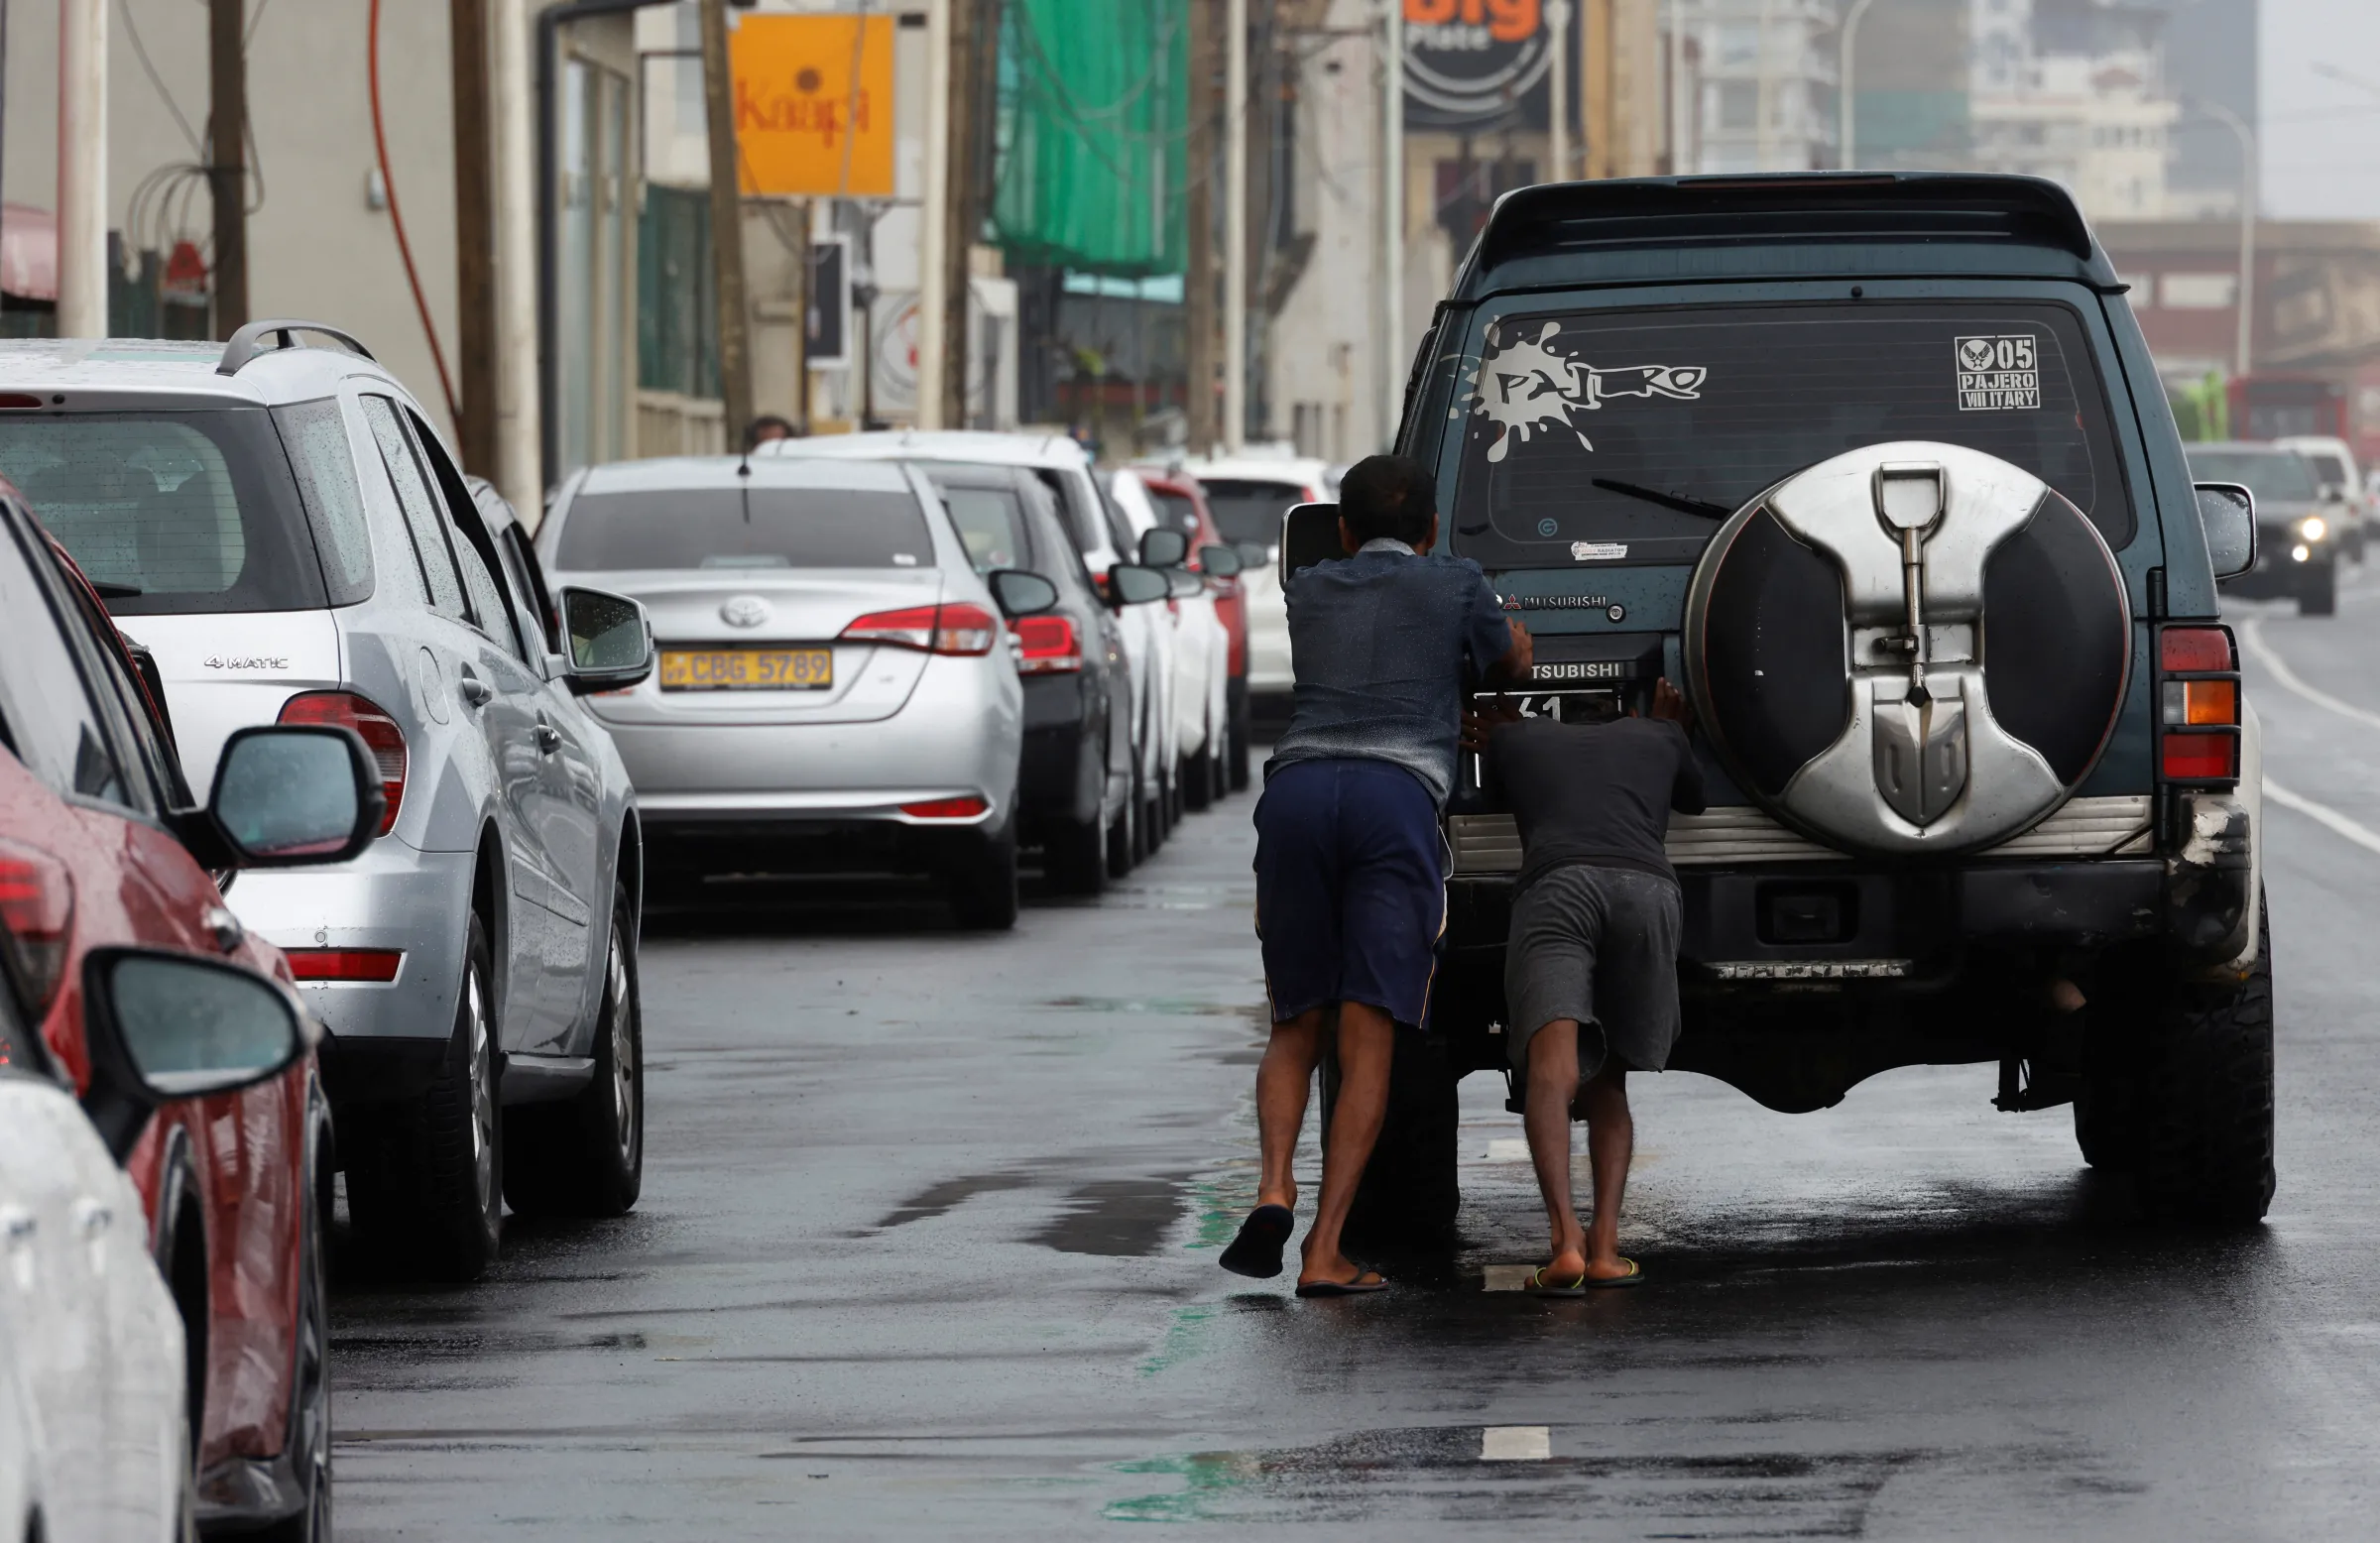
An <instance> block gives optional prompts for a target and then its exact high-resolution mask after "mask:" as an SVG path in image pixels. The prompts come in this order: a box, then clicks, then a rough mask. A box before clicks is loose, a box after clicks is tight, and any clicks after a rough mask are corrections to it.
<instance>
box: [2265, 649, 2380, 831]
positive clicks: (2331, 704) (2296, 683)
mask: <svg viewBox="0 0 2380 1543" xmlns="http://www.w3.org/2000/svg"><path fill="white" fill-rule="evenodd" d="M2239 634H2240V637H2242V638H2243V639H2245V640H2246V641H2247V645H2248V652H2249V653H2253V654H2255V655H2256V657H2257V658H2258V660H2260V661H2261V662H2262V663H2263V665H2264V667H2265V668H2267V669H2269V670H2271V671H2272V672H2273V678H2274V679H2275V680H2278V681H2280V682H2281V684H2282V685H2283V686H2284V687H2286V688H2287V689H2289V690H2291V691H2294V692H2296V693H2297V694H2298V695H2300V696H2302V697H2304V698H2306V700H2308V701H2309V702H2312V703H2313V704H2314V705H2315V706H2317V707H2326V708H2328V709H2329V710H2330V711H2332V712H2334V713H2336V714H2338V715H2339V716H2340V717H2341V718H2352V719H2353V720H2355V721H2356V722H2357V723H2360V724H2362V725H2364V726H2365V727H2367V728H2373V729H2380V713H2375V712H2370V711H2367V710H2366V709H2364V708H2361V707H2357V706H2356V705H2355V704H2354V703H2352V702H2342V701H2340V700H2339V699H2338V698H2337V697H2335V696H2332V695H2331V694H2330V693H2329V692H2327V691H2324V690H2321V689H2320V688H2318V687H2315V686H2311V685H2308V684H2307V683H2306V682H2305V681H2304V680H2303V679H2301V678H2299V675H2298V672H2297V671H2296V670H2294V669H2292V668H2290V667H2289V661H2288V660H2287V659H2284V658H2283V657H2282V656H2281V654H2280V653H2279V652H2278V651H2277V650H2275V649H2274V648H2273V647H2272V646H2271V645H2270V644H2267V643H2266V642H2265V641H2264V619H2263V618H2262V617H2254V616H2252V617H2249V618H2248V620H2247V621H2246V623H2245V624H2243V625H2242V626H2241V627H2240V629H2239ZM2265 785H2266V786H2267V787H2270V786H2271V785H2272V783H2271V782H2270V781H2267V782H2266V783H2265ZM2293 807H2294V805H2293ZM2357 828H2358V829H2360V828H2361V827H2357Z"/></svg>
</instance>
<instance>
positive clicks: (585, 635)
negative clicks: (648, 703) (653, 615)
mask: <svg viewBox="0 0 2380 1543" xmlns="http://www.w3.org/2000/svg"><path fill="white" fill-rule="evenodd" d="M560 599H561V608H562V640H563V642H564V643H565V644H567V645H568V646H569V650H570V652H569V653H568V654H567V655H565V657H564V659H563V665H564V667H565V670H566V673H565V674H564V676H563V683H564V684H566V685H567V686H569V688H570V692H571V694H572V695H573V696H590V695H593V694H594V693H595V692H597V691H620V690H625V689H626V688H627V687H629V686H633V685H635V684H636V683H637V682H639V681H641V680H643V679H644V678H645V677H646V676H648V675H650V674H652V673H653V624H652V623H651V622H649V621H647V620H646V617H645V608H644V607H643V606H642V605H639V604H638V603H637V602H636V601H634V600H631V599H629V598H628V597H627V596H626V595H615V594H612V593H610V592H609V591H608V590H601V589H579V588H577V587H575V586H573V587H569V588H565V589H564V590H563V591H562V593H561V597H560Z"/></svg>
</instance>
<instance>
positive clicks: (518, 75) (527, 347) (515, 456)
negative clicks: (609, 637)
mask: <svg viewBox="0 0 2380 1543" xmlns="http://www.w3.org/2000/svg"><path fill="white" fill-rule="evenodd" d="M490 3H491V7H492V13H493V16H494V19H495V27H494V29H493V36H492V38H491V40H490V46H489V54H488V65H489V70H488V73H489V77H490V80H489V84H490V88H491V89H490V94H491V96H492V97H493V98H494V100H495V103H496V115H495V122H494V123H493V124H492V125H491V127H492V128H493V130H494V142H495V143H494V157H493V159H494V162H495V178H494V181H495V193H494V196H495V208H496V224H495V241H494V244H495V246H496V247H497V248H498V251H497V255H496V336H497V360H496V393H497V397H496V400H497V408H496V457H495V461H496V479H495V480H496V486H497V487H498V488H500V489H502V490H503V492H504V496H505V499H506V501H507V502H509V503H510V504H511V505H512V506H513V512H514V513H515V514H516V515H518V516H520V518H521V520H522V521H523V522H524V523H525V524H527V525H528V526H529V528H530V529H532V530H535V529H536V525H537V522H538V520H540V519H541V518H542V517H543V515H544V513H545V466H544V448H543V446H544V425H543V421H542V412H541V404H540V403H539V402H538V400H537V195H536V170H535V167H536V135H535V131H534V129H533V128H532V127H531V125H532V123H533V122H534V118H533V115H532V113H531V111H530V103H531V101H532V100H533V99H534V97H535V90H534V87H533V85H532V81H531V71H530V61H529V37H530V32H529V6H528V0H490ZM468 346H469V345H468V344H467V343H466V344H465V347H466V348H468ZM465 357H466V358H468V357H469V355H468V354H466V355H465ZM466 373H467V371H466ZM465 400H466V401H468V400H469V399H468V397H466V399H465Z"/></svg>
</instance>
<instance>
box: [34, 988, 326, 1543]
mask: <svg viewBox="0 0 2380 1543" xmlns="http://www.w3.org/2000/svg"><path fill="white" fill-rule="evenodd" d="M86 958H87V962H86V965H85V970H84V983H83V985H84V992H85V1005H84V1009H83V1011H84V1019H83V1021H84V1031H85V1035H86V1044H87V1045H88V1048H89V1051H90V1055H91V1060H92V1074H91V1084H90V1090H89V1093H88V1094H87V1096H86V1099H85V1104H86V1105H87V1107H88V1113H86V1111H85V1108H84V1107H82V1106H78V1105H77V1104H76V1102H75V1099H74V1097H73V1095H72V1094H71V1093H70V1092H69V1091H68V1090H69V1088H70V1087H71V1084H70V1083H68V1082H67V1081H66V1080H65V1078H64V1077H63V1076H62V1075H61V1074H60V1070H59V1068H58V1066H57V1064H56V1062H55V1061H54V1059H53V1058H52V1057H51V1056H50V1054H49V1052H48V1050H47V1048H46V1047H45V1046H44V1045H43V1043H42V1041H41V1036H40V1035H38V1034H36V1033H34V1032H32V1031H31V1030H30V1028H29V1027H28V1025H27V1023H26V1018H25V1014H24V1012H23V1011H22V1010H20V1009H19V1006H18V1003H17V1001H16V996H15V991H14V989H13V983H12V982H11V981H10V980H9V979H7V978H6V974H7V973H6V972H0V1538H8V1539H11V1540H14V1539H18V1538H25V1539H43V1540H47V1543H83V1540H89V1543H184V1540H187V1539H190V1538H192V1537H194V1536H195V1535H196V1534H195V1531H194V1525H195V1505H196V1496H197V1491H196V1489H195V1487H194V1486H193V1484H192V1482H191V1480H192V1475H191V1468H190V1446H189V1441H190V1436H189V1416H190V1411H189V1404H188V1393H189V1367H188V1362H187V1360H186V1354H185V1350H184V1340H183V1337H182V1325H181V1315H180V1313H179V1311H178V1310H177V1309H176V1307H175V1305H174V1296H173V1293H172V1292H171V1291H170V1290H168V1289H167V1286H166V1282H165V1278H164V1276H162V1275H161V1274H159V1272H158V1267H157V1261H156V1259H155V1258H154V1257H153V1256H152V1254H151V1252H150V1240H149V1229H148V1227H147V1225H146V1220H145V1219H146V1216H147V1212H146V1211H145V1210H144V1208H143V1206H142V1204H141V1196H140V1192H139V1191H138V1190H136V1189H135V1188H134V1187H133V1184H132V1180H131V1179H130V1178H129V1177H127V1176H126V1174H125V1172H124V1169H123V1167H122V1165H121V1164H122V1159H123V1157H124V1155H125V1154H126V1153H127V1152H129V1151H130V1150H131V1148H132V1145H133V1142H134V1141H135V1140H137V1139H138V1137H139V1136H140V1134H141V1133H142V1131H143V1130H144V1129H145V1128H146V1127H147V1125H148V1123H149V1118H150V1116H151V1114H152V1113H154V1111H155V1110H156V1109H157V1108H158V1107H159V1106H160V1105H161V1104H163V1103H165V1102H166V1101H167V1100H168V1099H171V1098H186V1097H196V1096H199V1095H204V1094H215V1093H230V1092H234V1091H236V1090H238V1089H240V1088H244V1087H249V1086H252V1085H254V1084H255V1083H258V1082H261V1081H264V1080H266V1079H269V1078H271V1077H274V1076H276V1075H278V1074H279V1073H280V1072H282V1071H283V1070H284V1069H285V1068H287V1067H288V1066H289V1065H290V1063H291V1062H292V1061H293V1060H294V1059H296V1058H297V1056H298V1055H300V1054H302V1053H303V1052H304V1049H305V1044H306V1039H307V1033H306V1029H305V1027H304V1025H303V1024H302V1022H301V1020H300V1019H299V1017H298V1014H297V1004H296V1002H295V1001H294V1000H293V998H292V994H291V993H290V992H289V991H288V990H287V989H286V988H284V987H282V986H280V985H277V984H276V983H274V982H272V981H269V980H267V979H265V978H264V977H263V976H261V975H257V974H255V973H253V972H251V971H249V970H247V969H245V968H243V967H241V966H239V965H234V964H228V963H222V962H218V961H216V960H211V959H199V958H194V957H191V956H188V955H183V954H175V953H169V952H164V951H160V950H155V949H146V948H110V949H104V950H93V951H92V952H91V953H90V954H89V955H88V956H86Z"/></svg>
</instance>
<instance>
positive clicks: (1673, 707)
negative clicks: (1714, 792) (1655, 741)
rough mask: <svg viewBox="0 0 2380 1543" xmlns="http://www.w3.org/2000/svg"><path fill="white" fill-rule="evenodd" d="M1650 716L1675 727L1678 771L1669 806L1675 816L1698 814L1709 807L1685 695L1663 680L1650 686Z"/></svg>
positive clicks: (1671, 787)
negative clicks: (1696, 754)
mask: <svg viewBox="0 0 2380 1543" xmlns="http://www.w3.org/2000/svg"><path fill="white" fill-rule="evenodd" d="M1653 716H1654V717H1655V718H1657V719H1659V720H1660V721H1661V722H1663V723H1674V724H1676V725H1677V726H1678V737H1677V739H1676V741H1675V742H1674V743H1675V746H1676V749H1677V755H1678V763H1677V766H1678V769H1677V771H1676V772H1675V773H1674V774H1673V775H1672V777H1671V779H1670V784H1669V806H1670V808H1671V809H1673V810H1675V811H1676V812H1677V813H1679V814H1700V813H1702V812H1703V810H1704V809H1706V808H1707V807H1709V805H1708V803H1707V802H1706V801H1705V799H1704V795H1703V764H1702V762H1701V761H1700V760H1699V759H1697V757H1696V756H1695V754H1694V740H1693V729H1694V709H1693V707H1692V706H1690V705H1689V704H1688V703H1687V701H1686V693H1685V692H1683V691H1680V690H1679V689H1678V688H1677V687H1676V686H1674V685H1671V684H1670V683H1669V681H1668V679H1667V678H1666V677H1664V678H1663V679H1660V680H1656V681H1654V682H1653Z"/></svg>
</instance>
